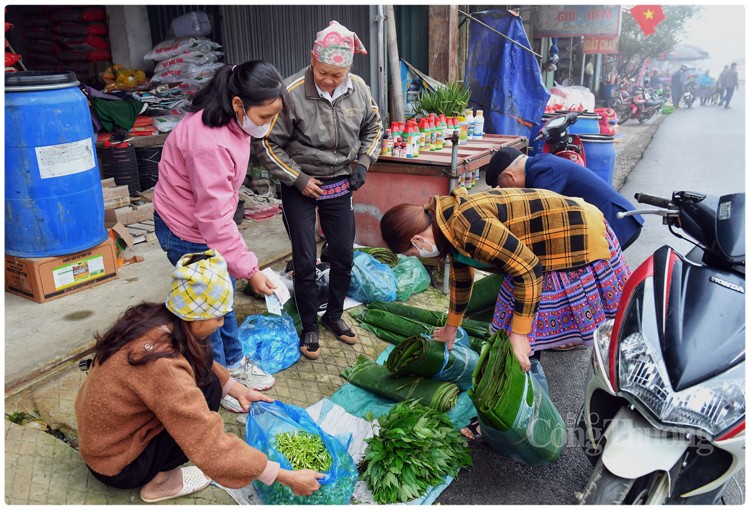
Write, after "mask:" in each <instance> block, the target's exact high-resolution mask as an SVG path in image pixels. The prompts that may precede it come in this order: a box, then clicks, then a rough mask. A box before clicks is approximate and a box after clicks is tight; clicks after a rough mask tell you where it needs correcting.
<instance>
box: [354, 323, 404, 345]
mask: <svg viewBox="0 0 750 510" xmlns="http://www.w3.org/2000/svg"><path fill="white" fill-rule="evenodd" d="M359 327H360V328H362V329H365V330H367V331H369V332H371V333H374V334H375V335H376V336H377V337H378V338H380V339H382V340H385V341H386V342H390V343H392V344H396V345H398V344H400V343H401V342H403V341H404V340H406V339H407V338H408V337H405V336H403V335H399V334H398V333H394V332H393V331H388V330H387V329H383V328H379V327H377V326H373V325H372V324H368V323H366V322H360V323H359Z"/></svg>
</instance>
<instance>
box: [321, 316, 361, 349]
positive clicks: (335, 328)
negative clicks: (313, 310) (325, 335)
mask: <svg viewBox="0 0 750 510" xmlns="http://www.w3.org/2000/svg"><path fill="white" fill-rule="evenodd" d="M320 323H321V324H322V325H323V327H325V328H326V329H328V330H330V331H331V332H333V334H334V335H335V336H336V338H337V339H339V340H341V341H342V342H344V343H345V344H348V345H354V344H356V343H357V334H356V333H355V332H354V330H353V329H352V328H350V327H349V326H348V325H347V324H346V322H344V319H342V318H341V317H339V318H338V319H331V318H330V317H328V316H327V315H326V314H323V316H322V317H321V318H320Z"/></svg>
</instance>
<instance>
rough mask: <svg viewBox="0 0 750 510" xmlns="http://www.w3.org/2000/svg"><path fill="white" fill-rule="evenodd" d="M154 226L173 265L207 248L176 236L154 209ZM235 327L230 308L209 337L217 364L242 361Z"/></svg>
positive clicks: (230, 363)
mask: <svg viewBox="0 0 750 510" xmlns="http://www.w3.org/2000/svg"><path fill="white" fill-rule="evenodd" d="M154 228H155V229H156V238H157V239H158V240H159V244H160V245H161V249H162V250H164V251H165V252H167V258H168V259H169V262H171V263H172V265H173V266H174V265H176V264H177V261H178V260H180V258H181V257H182V256H183V255H185V254H186V253H202V252H204V251H206V250H208V245H206V244H199V243H193V242H190V241H185V240H184V239H180V238H179V237H177V236H176V235H175V234H174V232H172V231H171V230H169V227H168V226H167V224H166V223H164V220H163V219H161V217H160V216H159V215H158V214H157V213H156V211H154ZM229 278H231V280H232V287H233V288H234V290H235V291H236V290H237V285H236V283H237V280H235V278H234V277H233V276H232V275H229ZM237 329H238V328H237V316H236V315H235V313H234V310H232V311H231V312H229V313H228V314H226V315H225V316H224V325H223V326H222V327H221V328H220V329H219V330H218V331H216V332H215V333H214V334H213V335H211V336H210V337H209V342H210V344H211V351H212V352H213V355H214V361H216V362H217V363H218V364H219V365H224V366H225V367H227V366H231V365H234V364H236V363H239V362H240V361H242V357H243V356H244V354H243V352H242V344H241V343H240V337H239V334H238V332H237Z"/></svg>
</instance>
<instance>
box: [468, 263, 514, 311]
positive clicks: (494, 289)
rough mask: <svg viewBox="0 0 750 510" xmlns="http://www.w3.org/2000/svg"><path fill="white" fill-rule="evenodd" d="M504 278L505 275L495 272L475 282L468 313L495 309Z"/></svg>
mask: <svg viewBox="0 0 750 510" xmlns="http://www.w3.org/2000/svg"><path fill="white" fill-rule="evenodd" d="M504 278H505V275H503V274H497V273H494V274H491V275H489V276H485V277H484V278H482V279H481V280H477V281H476V282H474V287H473V288H472V289H471V299H469V305H468V306H467V307H466V314H467V315H471V314H473V313H476V312H482V311H484V310H488V309H493V310H494V308H495V303H496V302H497V295H498V294H499V293H500V286H501V285H502V284H503V279H504Z"/></svg>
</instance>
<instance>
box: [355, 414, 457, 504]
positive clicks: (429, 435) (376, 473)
mask: <svg viewBox="0 0 750 510" xmlns="http://www.w3.org/2000/svg"><path fill="white" fill-rule="evenodd" d="M378 422H379V424H380V430H379V432H378V435H376V436H373V437H372V438H370V439H368V440H367V444H368V445H367V451H366V452H365V458H364V465H365V466H366V467H365V470H364V472H363V473H362V475H361V476H360V478H361V479H362V480H365V481H366V482H367V485H368V486H369V487H370V490H371V491H372V494H373V497H374V498H375V501H376V502H377V503H380V504H391V503H397V502H402V503H405V502H407V501H409V500H412V499H414V498H417V497H420V496H422V495H423V494H425V493H426V492H427V489H428V488H430V487H433V486H436V485H439V484H441V483H443V481H444V480H443V479H444V477H445V476H446V475H448V476H456V475H457V474H458V470H459V469H461V468H462V467H470V466H472V460H471V456H470V455H469V448H468V447H467V446H466V440H465V439H464V437H463V436H462V435H461V434H460V433H459V432H458V431H457V430H456V429H455V428H454V427H453V424H452V423H451V422H450V420H449V419H448V417H447V416H446V415H445V413H442V412H439V411H436V410H435V409H432V408H429V407H425V406H423V405H421V404H418V403H416V402H413V401H406V402H400V403H398V404H396V405H395V406H394V407H393V408H392V409H391V411H390V412H389V413H388V414H387V415H383V416H381V417H380V418H379V419H378Z"/></svg>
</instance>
